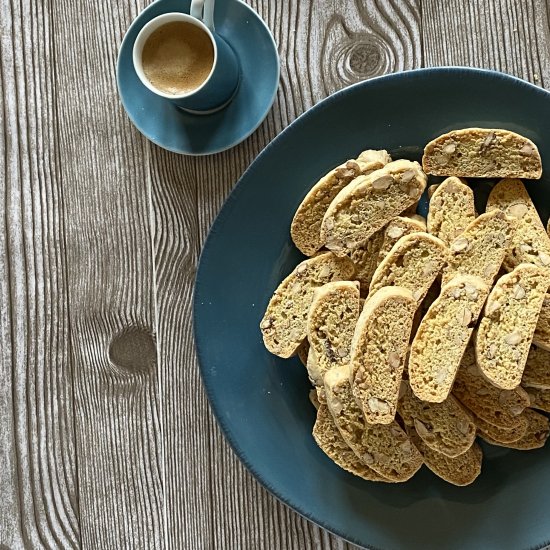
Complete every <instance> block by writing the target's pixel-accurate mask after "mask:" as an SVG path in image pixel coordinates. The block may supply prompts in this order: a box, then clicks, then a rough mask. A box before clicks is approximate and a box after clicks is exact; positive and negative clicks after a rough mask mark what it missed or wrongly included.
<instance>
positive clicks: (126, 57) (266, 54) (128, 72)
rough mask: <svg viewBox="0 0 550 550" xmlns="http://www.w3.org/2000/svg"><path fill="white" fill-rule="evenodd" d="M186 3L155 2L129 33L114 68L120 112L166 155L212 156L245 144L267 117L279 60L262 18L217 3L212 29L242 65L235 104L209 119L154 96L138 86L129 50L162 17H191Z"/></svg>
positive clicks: (228, 0)
mask: <svg viewBox="0 0 550 550" xmlns="http://www.w3.org/2000/svg"><path fill="white" fill-rule="evenodd" d="M189 7H190V0H157V1H156V2H154V3H153V4H151V5H150V6H149V7H148V8H146V9H145V10H143V11H142V12H141V13H140V15H139V16H138V17H137V18H136V20H135V21H134V22H133V23H132V26H131V27H130V28H129V29H128V32H127V33H126V36H125V37H124V40H123V41H122V45H121V47H120V52H119V54H118V63H117V84H118V92H119V94H120V99H121V100H122V104H123V105H124V109H125V110H126V112H127V113H128V116H129V117H130V120H131V121H132V122H133V124H134V125H135V127H136V128H137V129H138V130H139V131H140V132H141V133H142V134H143V135H144V136H145V137H146V138H147V139H149V140H151V141H152V142H153V143H156V144H157V145H159V146H160V147H163V148H164V149H168V150H169V151H173V152H174V153H183V154H186V155H210V154H213V153H219V152H220V151H225V150H226V149H230V148H231V147H234V146H235V145H237V144H238V143H240V142H241V141H243V140H245V139H246V138H247V137H248V136H249V135H250V134H252V132H254V130H256V128H258V126H259V125H260V124H261V123H262V121H263V120H264V118H265V117H266V115H267V113H268V112H269V109H270V108H271V106H272V105H273V101H274V100H275V95H276V93H277V87H278V85H279V56H278V54H277V46H276V44H275V42H274V40H273V37H272V36H271V33H270V31H269V29H268V28H267V26H266V25H265V23H264V22H263V20H262V19H261V18H260V16H259V15H258V14H257V13H256V12H255V11H254V10H253V9H252V8H250V7H249V6H247V5H246V4H244V3H243V2H241V1H240V0H224V1H220V2H217V3H216V12H215V26H216V32H218V33H219V34H220V35H221V36H222V37H223V38H225V39H226V40H227V42H228V43H229V44H230V45H231V46H232V48H233V49H234V51H235V53H236V54H237V57H238V59H239V62H240V65H241V81H240V84H239V88H238V90H237V93H236V95H235V97H234V98H233V101H231V103H230V104H229V105H228V106H227V107H226V108H224V109H222V110H221V111H218V112H217V113H213V114H211V115H192V114H189V113H185V112H183V111H181V110H180V109H178V108H177V107H175V106H174V105H173V104H172V103H170V102H169V101H167V100H166V99H163V98H161V97H158V96H156V95H155V94H153V93H152V92H151V91H149V90H148V89H147V88H146V87H145V86H144V85H143V84H142V83H141V81H140V80H139V78H138V76H137V74H136V72H135V70H134V66H133V63H132V48H133V46H134V41H135V39H136V37H137V35H138V33H139V31H140V30H141V28H142V27H143V26H144V25H145V24H146V23H147V22H149V21H150V20H151V19H153V18H154V17H157V16H158V15H161V14H163V13H168V12H174V11H181V12H185V13H189Z"/></svg>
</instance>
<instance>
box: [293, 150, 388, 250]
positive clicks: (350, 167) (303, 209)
mask: <svg viewBox="0 0 550 550" xmlns="http://www.w3.org/2000/svg"><path fill="white" fill-rule="evenodd" d="M390 161H391V157H390V155H388V153H387V151H373V150H368V151H363V152H362V153H361V154H360V155H359V157H358V158H357V159H355V160H348V161H347V162H345V163H344V164H341V165H340V166H337V167H336V168H334V169H333V170H331V171H330V172H329V173H328V174H326V175H325V176H323V177H322V178H321V179H320V180H319V181H318V182H317V183H316V184H315V185H314V186H313V187H312V188H311V190H310V191H309V193H308V194H307V195H306V196H305V198H304V200H303V201H302V202H301V204H300V206H298V209H297V210H296V214H294V218H293V220H292V223H291V225H290V236H291V237H292V240H293V241H294V244H295V245H296V246H297V247H298V249H299V250H300V251H301V252H302V253H303V254H305V255H306V256H312V255H313V254H315V252H317V250H319V249H320V248H321V247H322V245H323V243H322V242H321V234H320V231H321V221H322V220H323V216H324V215H325V212H326V211H327V208H328V207H329V205H330V203H331V202H332V200H333V199H334V197H336V195H338V193H339V192H340V191H341V190H342V189H343V188H344V187H346V186H347V185H348V184H349V183H350V182H351V181H352V180H354V179H355V178H356V177H358V176H360V175H366V174H370V173H371V172H374V171H375V170H379V169H380V168H383V167H384V166H385V165H386V164H387V163H388V162H390Z"/></svg>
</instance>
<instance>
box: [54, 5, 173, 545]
mask: <svg viewBox="0 0 550 550" xmlns="http://www.w3.org/2000/svg"><path fill="white" fill-rule="evenodd" d="M140 7H141V6H134V7H133V8H131V9H129V10H127V11H126V10H122V9H121V5H120V4H119V3H118V2H115V1H103V2H86V1H84V0H80V1H77V2H73V1H67V0H64V1H57V2H55V3H54V2H52V5H51V9H52V18H53V20H54V23H55V25H54V32H55V41H54V44H55V48H54V52H55V78H56V83H57V90H56V105H57V140H58V147H59V158H58V164H57V168H58V170H59V174H60V178H61V181H62V187H63V202H64V217H65V220H66V226H65V246H66V255H67V286H68V290H69V297H70V312H69V319H70V325H71V345H72V354H73V360H74V396H75V427H76V453H77V457H78V483H79V503H80V526H81V537H82V547H83V548H101V549H119V548H140V549H146V548H161V547H162V546H163V543H162V541H163V529H164V527H163V508H164V504H163V488H162V456H161V440H162V438H161V422H160V396H159V388H158V378H157V362H156V350H155V334H156V315H155V301H154V271H153V269H154V266H153V257H152V235H151V227H150V216H149V212H150V179H149V175H148V172H147V161H146V158H147V151H148V147H149V146H148V144H147V143H146V141H145V140H144V139H142V138H141V137H140V136H139V135H137V134H136V132H135V131H134V130H133V128H131V125H130V123H129V121H128V119H127V117H126V115H125V114H124V112H123V110H122V107H121V105H120V102H119V99H118V96H117V91H116V83H115V60H116V56H117V51H118V46H119V44H120V42H121V39H122V35H123V33H124V30H125V29H126V28H127V26H128V25H129V24H130V21H131V15H132V12H135V11H137V9H136V8H140ZM75 14H78V16H77V17H76V16H75ZM92 144H93V146H91V145H92Z"/></svg>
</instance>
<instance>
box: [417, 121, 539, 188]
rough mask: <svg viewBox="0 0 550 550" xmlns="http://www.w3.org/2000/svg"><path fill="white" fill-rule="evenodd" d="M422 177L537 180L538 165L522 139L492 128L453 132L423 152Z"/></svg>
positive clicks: (533, 151) (535, 155)
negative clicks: (424, 174)
mask: <svg viewBox="0 0 550 550" xmlns="http://www.w3.org/2000/svg"><path fill="white" fill-rule="evenodd" d="M422 166H423V168H424V171H425V172H426V174H432V175H434V176H458V177H464V178H528V179H539V178H540V177H541V175H542V162H541V158H540V154H539V151H538V149H537V146H536V145H535V144H534V143H533V142H532V141H531V140H530V139H527V138H526V137H524V136H521V135H519V134H516V133H515V132H511V131H510V130H500V129H492V128H464V129H462V130H453V131H451V132H448V133H446V134H443V135H441V136H439V137H437V138H435V139H434V140H432V141H430V143H428V145H426V147H425V148H424V156H423V157H422Z"/></svg>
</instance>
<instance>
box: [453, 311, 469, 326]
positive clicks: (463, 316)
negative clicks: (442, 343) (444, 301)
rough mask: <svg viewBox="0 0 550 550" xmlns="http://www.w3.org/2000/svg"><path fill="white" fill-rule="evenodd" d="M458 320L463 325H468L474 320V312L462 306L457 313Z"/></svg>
mask: <svg viewBox="0 0 550 550" xmlns="http://www.w3.org/2000/svg"><path fill="white" fill-rule="evenodd" d="M456 320H457V321H458V323H459V324H460V325H462V326H463V327H467V326H468V325H469V324H470V323H471V322H472V312H471V311H470V310H469V309H468V308H465V307H464V308H461V309H459V310H458V311H457V313H456Z"/></svg>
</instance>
